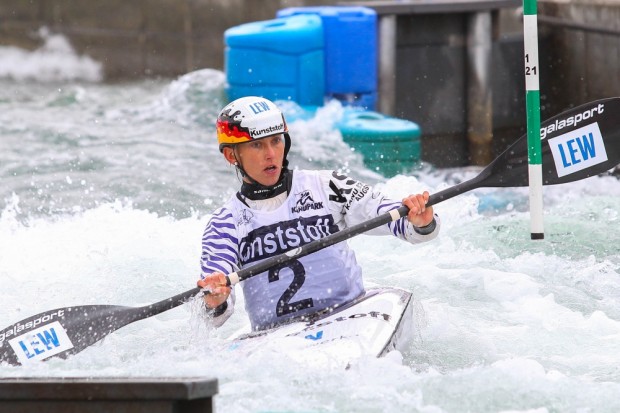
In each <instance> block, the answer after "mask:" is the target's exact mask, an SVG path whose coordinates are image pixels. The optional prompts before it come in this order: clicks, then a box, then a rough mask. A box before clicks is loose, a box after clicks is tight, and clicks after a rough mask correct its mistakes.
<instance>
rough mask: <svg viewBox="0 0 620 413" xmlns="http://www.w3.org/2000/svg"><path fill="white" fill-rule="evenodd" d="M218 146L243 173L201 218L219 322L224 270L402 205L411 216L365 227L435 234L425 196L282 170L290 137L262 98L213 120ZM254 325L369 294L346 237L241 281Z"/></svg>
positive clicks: (225, 295)
mask: <svg viewBox="0 0 620 413" xmlns="http://www.w3.org/2000/svg"><path fill="white" fill-rule="evenodd" d="M216 126H217V139H218V142H219V149H220V152H222V154H223V155H224V158H225V159H226V161H227V162H228V163H230V164H231V165H234V166H235V167H236V169H237V171H238V173H239V174H240V175H241V180H242V182H241V189H240V190H239V192H237V194H236V195H235V196H233V197H231V199H230V200H228V202H227V203H226V204H225V205H224V206H223V207H221V208H219V209H217V210H216V211H215V212H214V213H213V215H212V217H211V218H210V220H209V221H208V223H207V226H206V229H205V231H204V235H203V238H202V257H201V268H202V274H201V279H200V280H199V281H198V286H199V287H201V288H203V289H206V290H208V291H209V293H207V294H205V296H204V299H205V303H206V306H207V308H208V309H209V313H210V320H212V322H213V324H214V325H215V326H219V325H221V324H222V323H223V322H224V321H225V320H226V319H228V317H229V316H230V315H231V314H232V311H233V306H234V294H233V293H231V292H232V291H231V287H229V286H227V285H226V277H225V275H224V274H230V273H232V272H234V271H237V270H239V269H240V268H243V267H244V266H248V265H251V264H253V263H256V262H258V261H260V260H263V259H265V258H268V257H271V256H274V255H277V254H281V253H283V252H285V251H287V250H290V249H293V248H295V247H299V246H302V245H304V244H307V243H309V242H311V241H314V240H316V239H319V238H322V237H325V236H327V235H329V234H333V233H335V232H337V231H339V230H341V229H343V228H347V227H349V226H352V225H355V224H358V223H360V222H363V221H366V220H368V219H371V218H374V217H376V216H378V215H382V214H384V213H385V212H387V211H389V210H392V209H395V208H398V207H400V206H401V205H406V206H407V207H409V210H410V211H409V214H408V215H407V216H406V217H403V218H401V219H399V220H397V221H394V222H391V223H389V224H386V225H385V226H382V227H379V228H376V229H374V230H371V231H368V234H372V235H385V234H392V235H393V236H396V237H398V238H400V239H402V240H405V241H408V242H410V243H412V244H416V243H419V242H424V241H429V240H432V239H434V238H435V237H436V236H437V233H438V231H439V219H438V217H437V216H436V215H434V214H433V208H432V207H426V202H427V201H428V198H429V194H428V192H426V191H425V192H424V193H422V194H415V195H409V196H407V197H406V198H404V199H403V200H402V202H401V201H396V200H392V199H389V198H388V197H386V196H384V195H383V194H381V193H380V192H378V191H376V190H373V189H372V188H371V187H370V186H368V185H366V184H364V183H362V182H359V181H357V180H355V179H352V178H350V177H348V176H346V175H343V174H341V173H339V172H335V171H324V170H319V171H311V170H291V169H288V160H287V154H288V152H289V150H290V148H291V137H290V135H289V133H288V128H287V125H286V121H285V119H284V116H283V114H282V112H281V111H280V109H279V108H278V107H277V106H276V105H275V104H274V103H273V102H271V101H269V100H267V99H264V98H261V97H254V96H250V97H244V98H241V99H237V100H235V101H233V102H231V103H230V104H228V105H227V106H226V107H224V108H223V109H222V111H221V112H220V114H219V116H218V118H217V124H216ZM240 286H241V289H242V291H243V295H244V299H245V308H246V311H247V314H248V316H249V318H250V322H251V325H252V329H253V330H260V329H265V328H269V327H272V326H274V325H277V324H279V323H282V322H284V321H287V320H289V319H291V318H297V317H304V316H309V315H311V314H315V313H317V312H323V311H326V310H329V309H333V308H336V307H339V306H342V305H344V304H347V303H349V302H351V301H352V300H355V299H356V298H358V297H360V296H362V295H363V294H364V293H365V290H364V285H363V282H362V270H361V268H360V266H359V265H358V264H357V262H356V259H355V253H354V252H353V251H352V250H351V249H349V246H348V245H347V243H346V242H340V243H337V244H335V245H332V246H329V247H327V248H324V249H322V250H320V251H317V252H314V253H312V254H309V255H307V256H305V257H302V258H299V259H293V260H291V261H290V262H288V263H285V264H281V265H278V266H275V267H273V268H271V269H270V270H269V271H266V272H264V273H262V274H259V275H256V276H253V277H251V278H248V279H246V280H244V281H242V282H241V283H240Z"/></svg>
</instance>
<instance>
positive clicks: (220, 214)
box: [200, 208, 239, 277]
mask: <svg viewBox="0 0 620 413" xmlns="http://www.w3.org/2000/svg"><path fill="white" fill-rule="evenodd" d="M238 245H239V243H238V238H237V231H236V229H235V224H234V220H233V214H232V212H231V211H229V210H228V209H226V208H220V209H218V210H217V211H215V212H214V213H213V215H212V216H211V219H209V222H207V226H206V228H205V231H204V234H203V236H202V255H201V258H200V267H201V270H202V274H201V276H202V277H204V276H205V275H206V274H210V273H212V272H215V271H219V272H222V273H224V274H230V273H231V272H234V271H237V270H238V269H239V267H238V262H239V253H238V247H237V246H238Z"/></svg>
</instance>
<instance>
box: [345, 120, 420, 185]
mask: <svg viewBox="0 0 620 413" xmlns="http://www.w3.org/2000/svg"><path fill="white" fill-rule="evenodd" d="M338 129H339V130H340V132H341V133H342V138H343V139H344V141H345V142H346V143H347V144H349V145H350V146H351V147H352V148H354V149H355V150H356V151H359V152H360V153H361V154H362V156H363V158H364V164H365V165H366V166H367V167H368V168H370V169H372V170H374V171H376V172H378V173H380V174H382V175H383V176H386V177H391V176H395V175H397V174H399V173H401V172H404V171H407V170H410V169H411V168H412V167H414V166H415V165H416V164H417V163H419V161H420V151H421V145H420V134H421V131H420V127H419V126H418V125H417V124H416V123H414V122H411V121H408V120H404V119H397V118H393V117H389V116H386V115H383V114H381V113H377V112H372V111H363V110H349V111H345V114H344V116H343V118H342V120H341V121H340V123H339V124H338Z"/></svg>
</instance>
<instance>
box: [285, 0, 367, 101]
mask: <svg viewBox="0 0 620 413" xmlns="http://www.w3.org/2000/svg"><path fill="white" fill-rule="evenodd" d="M308 14H310V15H318V16H320V17H321V19H322V21H323V30H324V34H325V95H326V97H328V98H330V97H333V98H336V99H338V100H340V101H341V102H343V103H344V104H352V105H355V106H361V107H364V108H366V109H371V110H372V109H374V108H375V106H376V101H377V14H376V12H375V11H374V10H373V9H370V8H368V7H356V6H319V7H289V8H285V9H282V10H280V11H278V12H277V17H281V18H284V17H289V16H299V15H308Z"/></svg>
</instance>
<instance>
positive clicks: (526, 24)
mask: <svg viewBox="0 0 620 413" xmlns="http://www.w3.org/2000/svg"><path fill="white" fill-rule="evenodd" d="M523 43H524V52H525V100H526V112H527V144H528V164H529V168H528V176H529V188H530V233H531V238H532V239H543V238H545V233H544V229H543V194H542V187H543V182H542V149H541V142H540V84H539V80H538V75H539V66H538V18H537V0H523Z"/></svg>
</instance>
